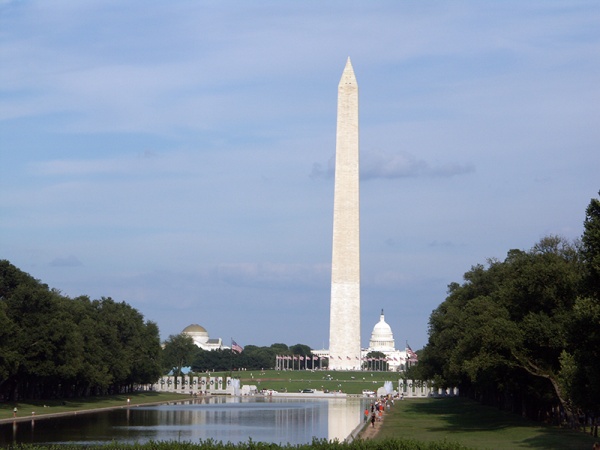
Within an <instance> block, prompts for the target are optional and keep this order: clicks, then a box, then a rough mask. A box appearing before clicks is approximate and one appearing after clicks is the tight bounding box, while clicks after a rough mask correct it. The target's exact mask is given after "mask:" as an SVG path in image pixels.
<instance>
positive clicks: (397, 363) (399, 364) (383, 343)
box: [362, 309, 416, 371]
mask: <svg viewBox="0 0 600 450" xmlns="http://www.w3.org/2000/svg"><path fill="white" fill-rule="evenodd" d="M372 352H380V353H383V354H384V355H385V358H386V361H385V362H387V364H388V367H389V369H390V370H391V371H399V370H400V371H403V370H406V368H407V366H408V365H412V364H411V360H410V357H409V355H408V349H405V350H396V343H395V341H394V333H393V332H392V327H390V326H389V324H388V323H387V322H386V321H385V315H384V314H383V309H382V310H381V315H380V316H379V322H377V323H376V324H375V326H374V327H373V332H372V333H371V340H370V341H369V348H367V349H363V351H362V358H363V361H364V360H366V359H367V355H368V354H369V353H372ZM412 363H415V364H416V361H414V360H413V361H412Z"/></svg>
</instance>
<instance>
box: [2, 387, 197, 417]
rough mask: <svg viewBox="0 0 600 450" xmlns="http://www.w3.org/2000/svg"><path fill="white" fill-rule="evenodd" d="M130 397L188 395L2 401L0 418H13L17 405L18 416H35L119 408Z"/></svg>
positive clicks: (135, 397)
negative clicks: (33, 413)
mask: <svg viewBox="0 0 600 450" xmlns="http://www.w3.org/2000/svg"><path fill="white" fill-rule="evenodd" d="M128 398H129V399H130V403H129V404H130V405H142V404H149V403H161V402H168V401H171V400H185V399H187V398H188V397H187V396H186V395H181V394H171V393H158V392H134V393H132V394H130V395H129V394H128V395H109V396H106V397H89V398H81V399H67V400H64V401H62V400H43V401H39V402H37V401H29V402H22V403H21V402H18V403H10V402H6V403H0V420H2V419H12V418H13V408H14V407H15V406H16V407H17V410H18V411H17V417H19V418H22V417H28V418H31V416H32V414H31V413H32V412H35V417H40V416H43V415H47V414H61V413H69V412H75V411H84V410H94V409H101V408H118V407H121V406H126V405H127V399H128Z"/></svg>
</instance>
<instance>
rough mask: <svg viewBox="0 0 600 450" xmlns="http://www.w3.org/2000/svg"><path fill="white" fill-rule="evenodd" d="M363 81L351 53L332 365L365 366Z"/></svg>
mask: <svg viewBox="0 0 600 450" xmlns="http://www.w3.org/2000/svg"><path fill="white" fill-rule="evenodd" d="M359 228H360V227H359V172H358V85H357V84H356V77H355V76H354V70H353V69H352V63H351V62H350V58H348V61H347V62H346V67H345V68H344V72H343V73H342V79H341V80H340V84H339V86H338V110H337V131H336V150H335V193H334V200H333V254H332V261H331V306H330V308H331V310H330V322H329V368H330V369H335V370H352V369H360V363H361V361H360V344H361V340H360V237H359Z"/></svg>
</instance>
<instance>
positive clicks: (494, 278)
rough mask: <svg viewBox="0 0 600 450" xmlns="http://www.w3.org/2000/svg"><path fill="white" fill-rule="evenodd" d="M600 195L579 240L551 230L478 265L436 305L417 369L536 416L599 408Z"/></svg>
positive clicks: (594, 411) (428, 376) (423, 376)
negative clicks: (533, 241)
mask: <svg viewBox="0 0 600 450" xmlns="http://www.w3.org/2000/svg"><path fill="white" fill-rule="evenodd" d="M599 281H600V201H598V200H597V199H592V201H591V203H590V205H589V207H588V209H587V212H586V219H585V224H584V234H583V236H582V239H581V244H580V243H579V242H577V241H576V242H569V241H567V240H566V239H564V238H561V237H558V236H547V237H544V238H542V239H541V240H540V241H539V242H538V243H537V244H535V245H534V246H533V247H532V248H531V249H530V250H528V251H523V250H510V251H509V252H508V254H507V256H506V259H505V260H504V261H498V260H489V261H488V262H487V265H486V266H483V265H481V264H479V265H476V266H473V267H472V268H471V270H470V271H468V272H467V273H465V275H464V283H463V284H458V283H452V284H450V285H449V287H448V296H447V298H446V300H445V301H444V302H443V303H442V304H440V305H439V306H438V307H437V308H436V309H435V310H434V311H433V313H432V314H431V316H430V319H429V341H428V344H427V345H426V346H425V348H424V349H423V351H422V355H421V358H420V366H419V367H418V369H417V373H418V375H419V376H420V377H421V379H435V380H436V382H437V383H439V384H442V385H446V386H453V385H456V386H459V388H460V389H461V392H462V393H463V394H465V395H469V396H472V397H473V398H476V399H479V400H481V401H483V402H485V403H490V404H494V405H497V406H500V407H502V408H506V409H509V410H513V411H518V412H520V413H521V414H523V415H527V416H530V417H537V418H540V417H550V416H553V417H558V412H559V409H558V408H557V406H559V407H560V408H562V409H563V411H565V412H566V413H567V415H572V414H574V413H576V412H579V411H584V412H587V413H589V414H592V415H597V414H598V413H600V362H599V361H600V295H599V291H600V284H599Z"/></svg>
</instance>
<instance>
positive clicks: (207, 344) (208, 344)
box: [181, 324, 229, 350]
mask: <svg viewBox="0 0 600 450" xmlns="http://www.w3.org/2000/svg"><path fill="white" fill-rule="evenodd" d="M181 334H187V335H188V336H189V337H191V338H192V339H193V341H194V344H196V345H197V346H198V347H200V348H201V349H202V350H222V349H225V348H229V347H224V346H223V340H222V339H221V338H217V339H211V338H210V337H209V336H208V331H206V328H204V327H202V326H200V325H197V324H193V325H189V326H187V327H185V328H184V329H183V331H182V332H181Z"/></svg>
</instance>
